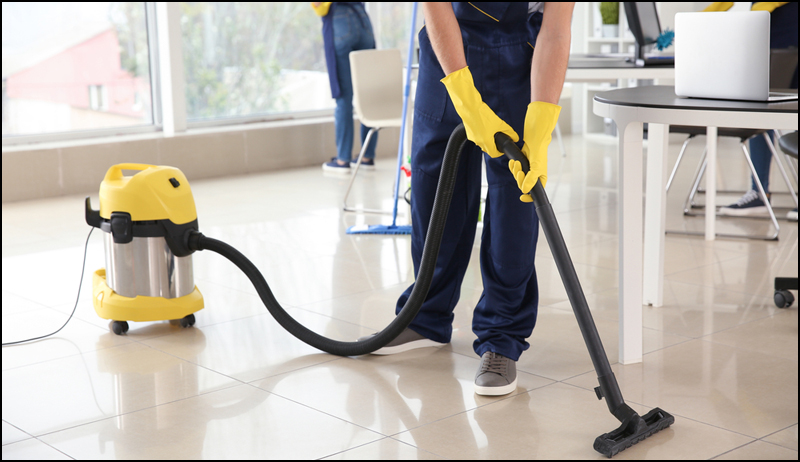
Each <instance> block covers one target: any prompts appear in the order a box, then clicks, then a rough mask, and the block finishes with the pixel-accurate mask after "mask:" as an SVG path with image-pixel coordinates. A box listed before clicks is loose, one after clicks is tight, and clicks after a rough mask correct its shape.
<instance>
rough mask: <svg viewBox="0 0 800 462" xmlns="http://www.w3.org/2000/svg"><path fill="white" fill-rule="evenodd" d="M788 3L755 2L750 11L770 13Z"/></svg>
mask: <svg viewBox="0 0 800 462" xmlns="http://www.w3.org/2000/svg"><path fill="white" fill-rule="evenodd" d="M787 3H789V2H755V3H754V4H753V6H752V7H750V11H769V12H770V13H772V12H773V11H775V10H776V9H777V8H779V7H781V6H783V5H786V4H787Z"/></svg>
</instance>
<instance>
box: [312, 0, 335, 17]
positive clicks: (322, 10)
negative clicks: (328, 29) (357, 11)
mask: <svg viewBox="0 0 800 462" xmlns="http://www.w3.org/2000/svg"><path fill="white" fill-rule="evenodd" d="M314 3H319V5H317V6H314ZM331 3H333V2H311V8H314V13H317V16H325V15H327V14H328V10H329V9H330V8H331Z"/></svg>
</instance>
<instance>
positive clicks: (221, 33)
mask: <svg viewBox="0 0 800 462" xmlns="http://www.w3.org/2000/svg"><path fill="white" fill-rule="evenodd" d="M181 8H182V16H181V30H182V33H183V60H184V65H185V75H186V112H187V118H188V120H190V121H191V120H201V119H213V118H223V117H240V116H250V115H259V114H277V113H286V112H296V111H309V110H316V109H327V108H332V107H334V104H335V102H334V100H333V99H331V90H330V84H329V83H328V74H327V71H326V67H325V53H324V50H323V48H322V22H321V21H320V18H319V17H318V16H317V15H316V14H315V13H314V10H312V8H311V5H310V4H309V3H308V2H257V3H250V2H242V3H239V2H237V3H225V2H197V3H181Z"/></svg>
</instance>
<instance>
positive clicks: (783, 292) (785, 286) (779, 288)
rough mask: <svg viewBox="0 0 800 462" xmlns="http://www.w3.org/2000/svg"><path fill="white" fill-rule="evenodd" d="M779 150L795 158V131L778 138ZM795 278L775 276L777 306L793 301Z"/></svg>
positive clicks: (786, 305) (784, 305) (784, 306)
mask: <svg viewBox="0 0 800 462" xmlns="http://www.w3.org/2000/svg"><path fill="white" fill-rule="evenodd" d="M778 145H780V147H781V151H783V152H785V153H786V154H787V155H789V156H792V157H794V158H795V159H797V132H794V133H789V134H788V135H783V136H782V137H780V139H779V140H778ZM797 286H798V283H797V278H796V277H794V278H775V294H774V295H773V300H774V301H775V306H777V307H778V308H789V307H790V306H792V303H794V295H792V293H791V292H789V291H790V290H797Z"/></svg>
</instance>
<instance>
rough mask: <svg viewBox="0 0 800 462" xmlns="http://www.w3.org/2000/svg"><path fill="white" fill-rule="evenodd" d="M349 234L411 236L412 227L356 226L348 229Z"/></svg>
mask: <svg viewBox="0 0 800 462" xmlns="http://www.w3.org/2000/svg"><path fill="white" fill-rule="evenodd" d="M347 234H411V226H408V225H406V226H395V225H356V226H351V227H349V228H347Z"/></svg>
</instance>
